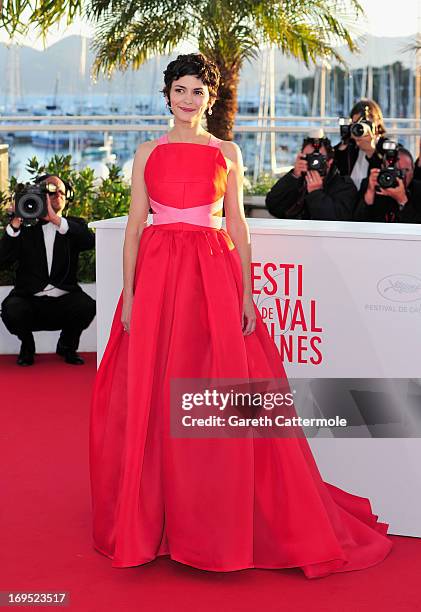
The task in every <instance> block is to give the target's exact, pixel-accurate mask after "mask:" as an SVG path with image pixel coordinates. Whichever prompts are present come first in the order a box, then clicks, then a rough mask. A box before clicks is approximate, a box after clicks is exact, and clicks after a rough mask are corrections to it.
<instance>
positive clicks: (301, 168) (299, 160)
mask: <svg viewBox="0 0 421 612" xmlns="http://www.w3.org/2000/svg"><path fill="white" fill-rule="evenodd" d="M307 170H308V164H307V161H306V160H305V159H303V154H302V153H301V152H300V153H298V155H297V157H296V158H295V164H294V170H293V171H292V174H293V175H294V176H295V178H300V177H301V176H302V175H303V174H306V173H307Z"/></svg>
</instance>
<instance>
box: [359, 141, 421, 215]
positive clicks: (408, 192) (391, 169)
mask: <svg viewBox="0 0 421 612" xmlns="http://www.w3.org/2000/svg"><path fill="white" fill-rule="evenodd" d="M382 148H383V162H382V168H381V169H379V168H373V169H372V170H371V171H370V176H369V178H368V179H365V181H363V184H362V193H363V197H362V198H361V200H360V202H359V204H358V206H357V209H356V212H355V220H356V221H374V222H379V223H421V182H420V181H416V180H414V179H413V177H414V159H413V157H412V155H411V153H410V152H409V151H408V150H407V149H405V148H403V147H401V146H400V145H399V144H397V143H395V142H393V141H389V140H386V141H385V142H384V143H383V145H382Z"/></svg>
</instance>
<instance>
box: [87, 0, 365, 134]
mask: <svg viewBox="0 0 421 612" xmlns="http://www.w3.org/2000/svg"><path fill="white" fill-rule="evenodd" d="M361 14H362V9H361V7H360V5H359V3H358V2H357V0H349V1H348V2H341V1H335V0H283V1H281V2H267V1H263V2H262V1H256V0H196V1H189V0H134V1H133V0H132V1H129V2H127V0H111V2H109V0H91V2H90V5H89V9H88V16H89V17H90V18H91V19H92V20H94V21H95V22H96V23H97V27H96V31H95V39H94V49H95V51H96V61H95V67H94V70H95V72H96V73H98V72H100V71H105V72H108V73H112V71H113V70H115V69H116V68H117V69H123V70H124V69H126V68H128V67H129V66H132V67H134V68H136V67H138V66H140V65H141V64H142V63H143V62H144V61H145V60H147V59H148V58H150V57H151V56H153V55H155V54H166V53H171V52H172V51H173V50H174V49H175V47H177V46H178V45H179V44H180V43H182V42H189V43H191V44H192V45H194V46H195V47H196V48H198V49H199V50H200V51H201V52H202V53H204V54H205V55H206V56H207V57H209V58H210V59H212V60H213V61H214V62H215V63H216V64H217V66H218V67H219V70H220V71H221V86H220V89H219V98H218V100H217V102H216V103H215V106H214V108H213V114H212V115H211V117H209V118H208V128H209V130H210V131H211V132H212V133H213V134H214V135H215V136H217V137H219V138H223V139H225V140H230V139H232V129H233V125H234V118H235V113H236V111H237V90H238V82H239V75H240V70H241V67H242V65H243V63H244V61H245V60H250V59H253V58H255V57H256V56H257V55H258V52H259V49H260V47H261V46H262V45H264V44H273V45H275V46H277V47H278V48H280V49H281V51H282V52H283V53H285V54H287V55H290V56H293V57H296V58H298V59H300V60H302V61H304V62H305V63H306V64H308V63H309V62H310V61H315V60H316V59H317V58H319V57H327V56H330V57H332V56H333V57H335V58H337V59H338V60H341V58H340V57H339V54H338V52H337V51H336V50H335V49H334V45H335V44H336V45H337V44H338V43H340V42H342V43H343V42H345V43H346V45H347V46H348V48H349V49H350V50H351V51H355V50H356V45H355V43H354V41H353V39H352V37H351V34H350V30H349V28H348V27H347V24H350V23H351V21H352V19H354V20H355V19H356V18H357V17H358V16H360V15H361Z"/></svg>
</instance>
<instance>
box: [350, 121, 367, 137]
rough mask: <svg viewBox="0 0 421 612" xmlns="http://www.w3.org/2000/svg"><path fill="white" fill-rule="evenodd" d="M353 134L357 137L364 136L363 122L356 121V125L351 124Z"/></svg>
mask: <svg viewBox="0 0 421 612" xmlns="http://www.w3.org/2000/svg"><path fill="white" fill-rule="evenodd" d="M351 134H352V135H353V136H356V137H357V138H361V136H364V125H363V124H362V123H354V125H352V126H351Z"/></svg>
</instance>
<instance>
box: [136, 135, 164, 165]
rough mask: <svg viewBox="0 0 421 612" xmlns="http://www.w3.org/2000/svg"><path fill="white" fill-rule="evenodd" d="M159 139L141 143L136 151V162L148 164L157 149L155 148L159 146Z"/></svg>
mask: <svg viewBox="0 0 421 612" xmlns="http://www.w3.org/2000/svg"><path fill="white" fill-rule="evenodd" d="M158 141H159V139H158V138H156V139H155V140H146V141H145V142H141V143H140V144H139V145H138V147H137V149H136V155H135V158H136V160H139V161H143V162H146V160H147V159H148V157H149V155H150V154H151V153H152V151H153V150H154V149H155V147H156V146H157V145H158V144H159V142H158Z"/></svg>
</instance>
